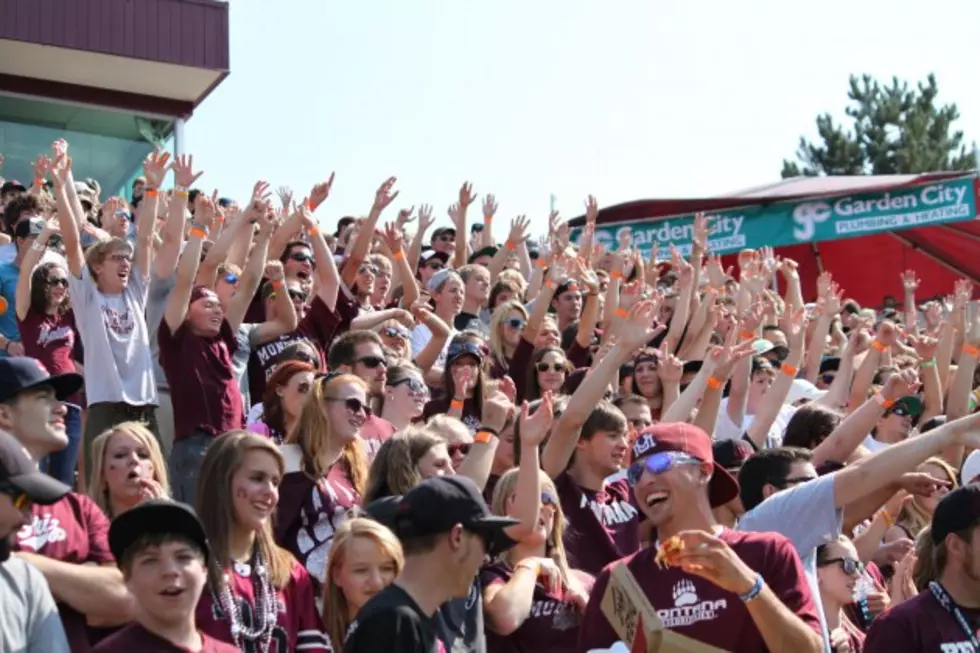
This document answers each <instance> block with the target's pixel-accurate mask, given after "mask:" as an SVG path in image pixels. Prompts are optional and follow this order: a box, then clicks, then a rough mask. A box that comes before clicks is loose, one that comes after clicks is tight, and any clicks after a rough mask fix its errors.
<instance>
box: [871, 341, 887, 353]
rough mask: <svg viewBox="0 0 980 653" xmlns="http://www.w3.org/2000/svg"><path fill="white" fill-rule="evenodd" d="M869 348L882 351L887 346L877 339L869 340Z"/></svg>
mask: <svg viewBox="0 0 980 653" xmlns="http://www.w3.org/2000/svg"><path fill="white" fill-rule="evenodd" d="M871 348H872V349H874V350H875V351H880V352H884V351H885V350H886V349H888V346H887V345H883V344H881V343H880V342H878V341H877V340H872V341H871Z"/></svg>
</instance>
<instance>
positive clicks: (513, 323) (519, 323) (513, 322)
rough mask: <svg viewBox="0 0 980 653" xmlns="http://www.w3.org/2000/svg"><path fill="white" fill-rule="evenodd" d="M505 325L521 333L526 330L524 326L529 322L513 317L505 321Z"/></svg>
mask: <svg viewBox="0 0 980 653" xmlns="http://www.w3.org/2000/svg"><path fill="white" fill-rule="evenodd" d="M504 324H506V325H507V326H509V327H510V328H511V329H516V330H518V331H521V330H523V329H524V325H526V324H527V322H526V321H524V320H522V319H521V318H519V317H512V318H510V319H507V320H504Z"/></svg>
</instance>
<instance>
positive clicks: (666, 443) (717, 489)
mask: <svg viewBox="0 0 980 653" xmlns="http://www.w3.org/2000/svg"><path fill="white" fill-rule="evenodd" d="M661 451H679V452H681V453H686V454H687V455H689V456H693V457H695V458H697V459H698V460H703V461H704V462H706V463H711V464H713V465H714V466H715V469H714V472H713V473H712V474H711V482H710V483H709V484H708V499H709V501H710V502H711V507H712V508H714V507H717V506H722V505H724V504H726V503H728V502H729V501H731V500H732V499H734V498H736V497H737V496H738V481H736V480H735V478H734V477H733V476H732V475H731V474H729V473H728V470H727V469H725V468H724V467H722V466H721V465H719V464H718V463H717V462H716V461H715V455H714V450H713V448H712V444H711V436H709V435H708V434H707V433H705V432H704V430H703V429H700V428H698V427H697V426H694V425H693V424H687V423H685V422H671V423H667V424H665V423H660V424H654V425H652V426H648V427H646V428H645V429H643V430H642V431H640V434H639V435H638V436H637V437H636V440H635V441H634V442H633V460H634V461H636V460H640V459H641V458H645V457H647V456H650V455H653V454H655V453H660V452H661Z"/></svg>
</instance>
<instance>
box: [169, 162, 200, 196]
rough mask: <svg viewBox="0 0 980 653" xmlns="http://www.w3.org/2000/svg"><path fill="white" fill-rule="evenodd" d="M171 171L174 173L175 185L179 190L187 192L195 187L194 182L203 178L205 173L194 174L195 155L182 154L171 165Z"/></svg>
mask: <svg viewBox="0 0 980 653" xmlns="http://www.w3.org/2000/svg"><path fill="white" fill-rule="evenodd" d="M170 169H171V170H173V171H174V184H175V185H176V186H177V188H178V189H183V190H187V189H188V188H190V187H191V186H193V185H194V182H195V181H197V180H198V179H200V178H201V175H203V174H204V171H203V170H202V171H200V172H194V155H193V154H181V155H180V156H178V157H177V158H176V159H174V162H173V163H171V164H170Z"/></svg>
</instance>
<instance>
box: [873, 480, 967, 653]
mask: <svg viewBox="0 0 980 653" xmlns="http://www.w3.org/2000/svg"><path fill="white" fill-rule="evenodd" d="M978 525H980V485H966V486H964V487H961V488H959V489H957V490H953V491H952V492H950V493H949V494H947V495H946V496H945V497H943V498H942V500H941V501H940V502H939V505H937V506H936V511H935V512H934V513H933V516H932V528H931V530H930V532H929V535H928V537H931V538H932V543H933V546H934V547H935V552H934V553H935V555H934V556H933V560H936V561H938V562H941V563H943V564H942V566H941V567H940V568H939V569H938V572H939V577H938V578H937V579H936V580H934V581H932V582H930V583H929V586H928V587H926V588H924V589H923V590H922V592H920V593H919V594H918V595H917V596H915V597H913V598H911V599H909V600H908V601H905V602H904V603H901V604H899V605H896V606H894V607H893V608H891V609H890V610H887V611H886V612H884V613H882V614H881V615H879V616H878V617H877V618H876V619H875V620H874V621H873V622H872V624H871V630H869V631H868V638H867V639H866V640H865V641H864V653H882V652H883V651H888V652H889V653H891V652H892V651H944V652H945V651H949V652H950V653H953V652H959V651H965V652H970V651H980V637H978V635H977V631H978V626H980V535H978V534H977V526H978Z"/></svg>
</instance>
